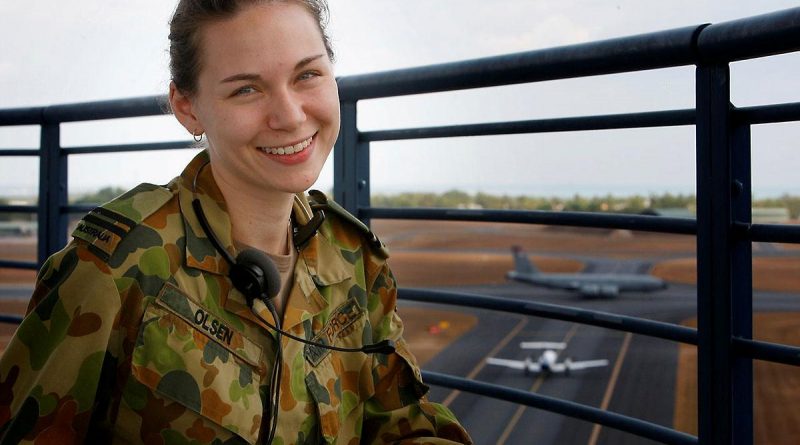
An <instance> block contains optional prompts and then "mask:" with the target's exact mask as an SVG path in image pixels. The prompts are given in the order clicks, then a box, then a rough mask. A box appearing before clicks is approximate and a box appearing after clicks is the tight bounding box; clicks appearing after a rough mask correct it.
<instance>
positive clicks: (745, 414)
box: [730, 122, 754, 445]
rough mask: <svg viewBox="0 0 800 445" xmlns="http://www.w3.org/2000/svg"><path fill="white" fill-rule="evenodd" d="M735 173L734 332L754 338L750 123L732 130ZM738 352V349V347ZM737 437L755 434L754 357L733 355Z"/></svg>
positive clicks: (745, 444)
mask: <svg viewBox="0 0 800 445" xmlns="http://www.w3.org/2000/svg"><path fill="white" fill-rule="evenodd" d="M730 142H731V162H732V166H731V172H732V176H733V189H732V192H733V202H732V206H731V207H732V208H731V210H732V212H731V214H732V217H733V223H734V227H733V233H732V235H733V236H734V238H733V239H731V244H732V246H731V250H732V251H731V299H732V302H731V303H732V313H731V323H732V326H731V333H732V334H733V335H734V336H736V337H740V338H747V339H751V338H753V244H752V242H751V241H750V238H749V236H748V234H747V227H749V226H750V223H751V222H752V207H753V201H752V199H753V195H752V181H751V155H750V125H749V124H741V123H738V122H734V126H733V129H732V132H731V141H730ZM734 351H735V349H734ZM731 372H732V373H733V376H732V381H731V385H732V386H731V387H732V388H733V407H732V408H733V440H734V443H736V444H742V445H749V444H752V443H753V441H754V436H753V419H754V415H753V409H754V408H753V387H754V383H753V360H752V359H751V358H750V357H744V356H742V355H735V356H734V357H733V366H732V368H731Z"/></svg>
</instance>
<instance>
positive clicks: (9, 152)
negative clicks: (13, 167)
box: [0, 148, 42, 156]
mask: <svg viewBox="0 0 800 445" xmlns="http://www.w3.org/2000/svg"><path fill="white" fill-rule="evenodd" d="M41 154H42V152H41V151H39V149H38V148H29V149H26V148H4V149H0V156H41Z"/></svg>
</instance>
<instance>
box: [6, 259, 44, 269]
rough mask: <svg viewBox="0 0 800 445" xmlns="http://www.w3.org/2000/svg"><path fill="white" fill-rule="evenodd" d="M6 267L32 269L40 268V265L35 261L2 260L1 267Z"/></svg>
mask: <svg viewBox="0 0 800 445" xmlns="http://www.w3.org/2000/svg"><path fill="white" fill-rule="evenodd" d="M4 267H5V268H9V269H30V270H38V269H39V265H38V264H36V263H35V262H33V261H10V260H0V269H2V268H4Z"/></svg>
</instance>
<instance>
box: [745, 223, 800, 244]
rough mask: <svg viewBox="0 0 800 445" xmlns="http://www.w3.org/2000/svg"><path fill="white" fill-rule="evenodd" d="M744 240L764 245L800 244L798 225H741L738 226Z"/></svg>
mask: <svg viewBox="0 0 800 445" xmlns="http://www.w3.org/2000/svg"><path fill="white" fill-rule="evenodd" d="M739 227H741V228H742V229H739V230H740V233H743V234H744V236H745V237H746V239H749V240H750V241H758V242H766V243H800V225H789V224H742V225H739Z"/></svg>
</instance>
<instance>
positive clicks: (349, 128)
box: [333, 102, 370, 225]
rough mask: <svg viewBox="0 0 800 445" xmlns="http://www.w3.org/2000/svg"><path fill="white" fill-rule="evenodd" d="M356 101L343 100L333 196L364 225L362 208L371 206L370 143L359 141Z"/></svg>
mask: <svg viewBox="0 0 800 445" xmlns="http://www.w3.org/2000/svg"><path fill="white" fill-rule="evenodd" d="M356 108H357V107H356V103H355V102H342V104H341V110H342V124H341V130H340V131H339V139H337V140H336V146H335V148H334V150H333V197H334V199H335V200H336V201H337V202H338V203H339V204H341V206H342V207H344V208H345V209H347V211H348V212H350V213H352V214H353V215H355V216H356V217H358V218H359V219H361V220H362V221H364V223H365V224H367V225H369V220H368V219H367V218H365V217H364V216H362V215H359V209H360V208H365V207H369V206H370V186H369V181H370V178H369V143H368V142H360V141H359V138H358V125H357V121H356V118H357V116H356Z"/></svg>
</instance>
